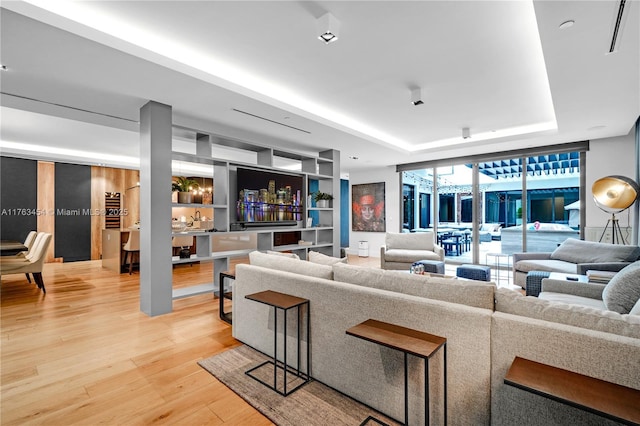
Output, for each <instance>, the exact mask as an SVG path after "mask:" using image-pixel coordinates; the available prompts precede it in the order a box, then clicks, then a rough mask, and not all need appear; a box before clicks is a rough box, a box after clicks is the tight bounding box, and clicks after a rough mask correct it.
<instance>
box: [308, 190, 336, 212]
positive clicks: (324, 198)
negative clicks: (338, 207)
mask: <svg viewBox="0 0 640 426" xmlns="http://www.w3.org/2000/svg"><path fill="white" fill-rule="evenodd" d="M313 199H314V200H315V201H316V207H318V208H321V209H324V208H328V207H329V201H331V200H333V195H331V194H327V193H326V192H321V191H318V192H316V193H314V194H313Z"/></svg>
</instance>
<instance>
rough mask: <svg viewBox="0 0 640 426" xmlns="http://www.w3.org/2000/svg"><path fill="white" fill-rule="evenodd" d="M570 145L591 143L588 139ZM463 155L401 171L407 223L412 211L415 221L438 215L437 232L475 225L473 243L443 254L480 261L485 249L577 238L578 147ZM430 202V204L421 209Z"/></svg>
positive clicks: (546, 247) (541, 246) (546, 246)
mask: <svg viewBox="0 0 640 426" xmlns="http://www.w3.org/2000/svg"><path fill="white" fill-rule="evenodd" d="M567 145H573V146H576V147H577V148H579V149H582V150H586V149H588V143H586V142H585V143H575V144H567ZM526 153H528V151H526ZM465 160H466V161H465ZM468 160H469V159H460V161H461V162H463V163H462V164H455V165H450V164H448V165H446V164H443V161H434V162H428V163H423V164H425V165H427V166H429V165H430V166H431V167H425V168H423V169H417V168H416V169H412V170H411V171H409V170H407V171H405V172H404V173H403V177H402V179H403V183H405V185H404V188H405V189H404V191H403V195H404V201H403V203H404V209H405V227H407V225H408V223H407V219H408V218H411V217H412V215H411V214H410V212H412V213H413V215H415V216H416V217H419V222H420V223H419V225H420V226H419V227H420V228H429V227H432V226H433V221H434V220H436V221H437V224H435V227H437V228H438V234H439V235H440V234H443V233H444V232H445V231H447V230H451V231H452V232H461V231H462V232H464V231H465V230H467V231H468V232H470V231H469V230H475V229H474V228H477V229H478V234H477V237H476V238H477V240H478V241H474V244H473V246H472V247H471V249H470V250H468V249H464V250H462V253H460V251H457V250H454V251H452V253H449V254H448V255H447V260H448V261H452V262H461V263H464V262H469V261H471V260H472V259H471V258H473V261H475V262H478V263H484V261H485V255H486V254H487V253H504V254H510V253H514V252H518V251H552V250H553V249H554V248H555V247H557V245H558V244H559V243H561V242H562V241H563V240H564V239H566V238H579V236H580V235H579V229H580V223H579V218H580V212H579V204H580V203H579V200H580V193H581V188H580V172H581V170H580V152H579V150H576V151H574V152H566V153H549V154H543V153H538V152H536V153H535V155H523V156H519V157H514V158H507V159H496V160H489V159H488V158H487V157H480V158H479V160H481V161H477V160H476V161H473V162H469V161H468ZM449 161H450V160H449ZM399 169H400V167H399ZM474 169H475V170H477V175H475V177H474V175H473V170H474ZM434 176H437V179H435V181H434ZM474 185H476V186H475V188H474ZM409 186H410V188H411V191H409V190H408V189H409ZM423 187H424V188H425V189H423ZM415 188H419V189H418V190H417V191H416V190H415ZM582 191H584V188H582ZM412 196H413V197H415V198H414V200H415V202H414V204H413V205H412V204H411V200H410V199H411V197H412ZM434 197H435V198H434ZM427 206H430V207H429V208H430V209H431V211H430V212H426V211H425V208H426V207H427ZM435 206H437V207H435ZM434 209H435V210H434ZM474 212H477V215H478V216H477V217H478V219H477V220H475V221H474V220H473V219H474V218H473V215H474ZM429 219H431V220H429ZM412 224H413V223H411V224H409V226H412ZM430 225H431V226H430ZM408 229H409V230H412V231H417V230H414V229H413V228H412V227H411V228H408ZM476 251H477V253H476Z"/></svg>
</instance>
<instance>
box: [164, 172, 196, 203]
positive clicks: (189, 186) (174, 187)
mask: <svg viewBox="0 0 640 426" xmlns="http://www.w3.org/2000/svg"><path fill="white" fill-rule="evenodd" d="M198 187H199V185H198V182H196V181H195V180H193V179H190V178H187V177H184V176H177V177H176V178H174V180H173V182H171V191H173V192H176V191H177V192H178V203H180V204H189V203H191V191H193V190H195V189H198Z"/></svg>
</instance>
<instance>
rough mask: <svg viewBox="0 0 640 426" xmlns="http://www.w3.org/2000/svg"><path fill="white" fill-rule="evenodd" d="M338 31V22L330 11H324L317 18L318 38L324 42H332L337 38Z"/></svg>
mask: <svg viewBox="0 0 640 426" xmlns="http://www.w3.org/2000/svg"><path fill="white" fill-rule="evenodd" d="M339 31H340V22H339V21H338V20H337V19H336V17H335V16H333V15H332V14H330V13H328V12H327V13H325V14H324V15H322V16H321V17H320V18H318V32H319V33H320V35H319V36H318V40H322V41H324V42H325V44H329V43H333V42H334V41H336V40H338V32H339Z"/></svg>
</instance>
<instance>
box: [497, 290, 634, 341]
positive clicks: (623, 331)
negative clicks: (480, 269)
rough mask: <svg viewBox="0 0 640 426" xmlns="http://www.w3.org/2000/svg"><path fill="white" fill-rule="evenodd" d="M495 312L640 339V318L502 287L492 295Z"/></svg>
mask: <svg viewBox="0 0 640 426" xmlns="http://www.w3.org/2000/svg"><path fill="white" fill-rule="evenodd" d="M495 297H496V312H504V313H508V314H513V315H520V316H523V317H527V318H535V319H540V320H545V321H551V322H555V323H559V324H567V325H571V326H574V327H581V328H586V329H590V330H596V331H602V332H607V333H613V334H617V335H620V336H628V337H634V338H640V317H638V316H635V315H621V314H619V313H617V312H611V311H606V310H602V309H596V308H591V307H586V306H578V305H573V304H566V303H558V302H552V301H549V300H542V299H539V298H537V297H533V296H524V295H522V294H521V293H519V292H517V291H513V290H509V289H505V288H499V289H497V290H496V293H495Z"/></svg>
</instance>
